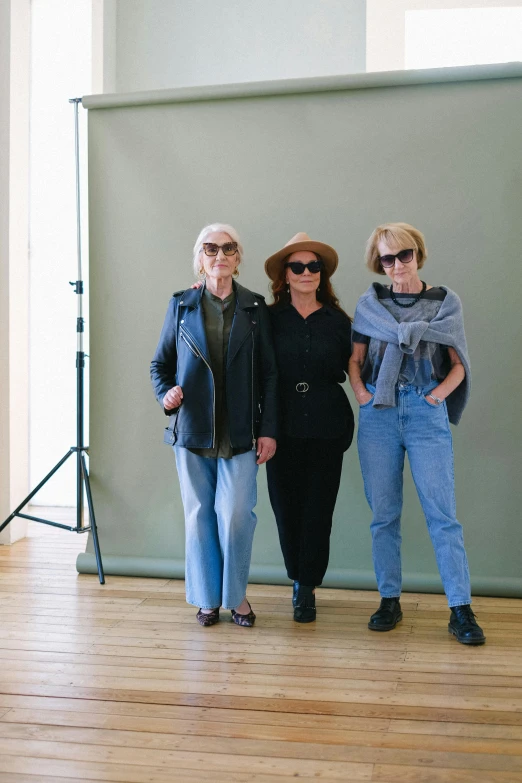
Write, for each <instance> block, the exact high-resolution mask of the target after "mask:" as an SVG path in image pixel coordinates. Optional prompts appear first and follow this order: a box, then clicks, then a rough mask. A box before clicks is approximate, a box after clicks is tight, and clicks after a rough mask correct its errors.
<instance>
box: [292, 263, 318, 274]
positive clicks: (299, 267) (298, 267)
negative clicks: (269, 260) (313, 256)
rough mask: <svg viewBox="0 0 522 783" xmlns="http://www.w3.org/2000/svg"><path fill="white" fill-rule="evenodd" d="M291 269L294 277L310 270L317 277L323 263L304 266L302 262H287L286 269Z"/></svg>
mask: <svg viewBox="0 0 522 783" xmlns="http://www.w3.org/2000/svg"><path fill="white" fill-rule="evenodd" d="M287 267H290V269H291V270H292V272H293V273H294V275H302V274H303V272H304V271H305V269H308V271H309V272H311V273H312V274H313V275H316V274H317V273H318V272H320V271H321V269H322V268H323V262H322V261H310V262H309V263H308V264H303V262H302V261H287V262H286V264H285V269H286V268H287Z"/></svg>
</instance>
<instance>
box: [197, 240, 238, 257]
mask: <svg viewBox="0 0 522 783" xmlns="http://www.w3.org/2000/svg"><path fill="white" fill-rule="evenodd" d="M219 248H221V250H222V251H223V253H224V254H225V255H226V256H233V255H234V253H236V252H237V242H225V244H224V245H216V244H214V242H203V250H204V251H205V255H206V256H217V254H218V253H219Z"/></svg>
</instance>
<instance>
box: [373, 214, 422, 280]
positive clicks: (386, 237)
mask: <svg viewBox="0 0 522 783" xmlns="http://www.w3.org/2000/svg"><path fill="white" fill-rule="evenodd" d="M382 241H384V242H386V244H387V245H390V246H392V247H393V246H395V248H396V249H397V251H399V250H410V249H413V250H415V251H416V252H417V264H418V268H419V269H422V267H423V266H424V262H425V260H426V257H427V255H428V253H427V250H426V241H425V239H424V235H423V234H421V232H420V231H418V230H417V229H416V228H413V226H410V225H409V223H383V225H382V226H377V228H376V229H375V231H373V232H372V235H371V237H370V238H369V240H368V242H367V243H366V254H365V258H366V266H367V267H368V269H370V270H371V271H372V272H375V274H377V275H385V274H386V272H385V271H384V269H383V268H382V265H381V262H380V261H379V249H378V247H377V245H378V244H379V242H382Z"/></svg>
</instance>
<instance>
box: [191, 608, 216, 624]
mask: <svg viewBox="0 0 522 783" xmlns="http://www.w3.org/2000/svg"><path fill="white" fill-rule="evenodd" d="M196 619H197V621H198V623H199V624H200V625H203V626H204V627H205V628H208V626H209V625H215V624H216V623H219V607H218V608H217V609H212V611H211V612H202V611H201V609H200V610H199V612H198V613H197V615H196Z"/></svg>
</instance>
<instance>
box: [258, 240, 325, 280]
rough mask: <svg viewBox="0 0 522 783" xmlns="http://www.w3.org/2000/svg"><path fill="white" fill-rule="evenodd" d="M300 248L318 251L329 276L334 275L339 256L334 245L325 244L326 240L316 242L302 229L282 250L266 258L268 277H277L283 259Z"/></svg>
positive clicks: (272, 278)
mask: <svg viewBox="0 0 522 783" xmlns="http://www.w3.org/2000/svg"><path fill="white" fill-rule="evenodd" d="M298 250H311V251H312V253H317V255H318V256H320V257H321V259H322V261H323V263H324V267H325V270H326V274H327V275H328V277H330V276H331V275H333V273H334V272H335V270H336V269H337V263H338V261H339V257H338V255H337V253H336V251H335V250H334V249H333V247H330V245H325V244H324V242H316V241H315V240H313V239H310V237H309V236H308V234H305V233H304V232H303V231H300V232H299V233H298V234H296V235H295V237H292V239H291V240H290V241H289V242H287V243H286V245H285V246H284V247H283V248H282V249H281V250H278V251H277V253H274V255H273V256H270V258H267V259H266V261H265V272H266V273H267V275H268V277H269V278H270V279H271V280H275V279H276V278H277V273H278V270H279V269H280V265H281V262H282V261H283V259H285V258H286V257H287V256H289V255H290V254H291V253H295V252H297V251H298Z"/></svg>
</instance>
